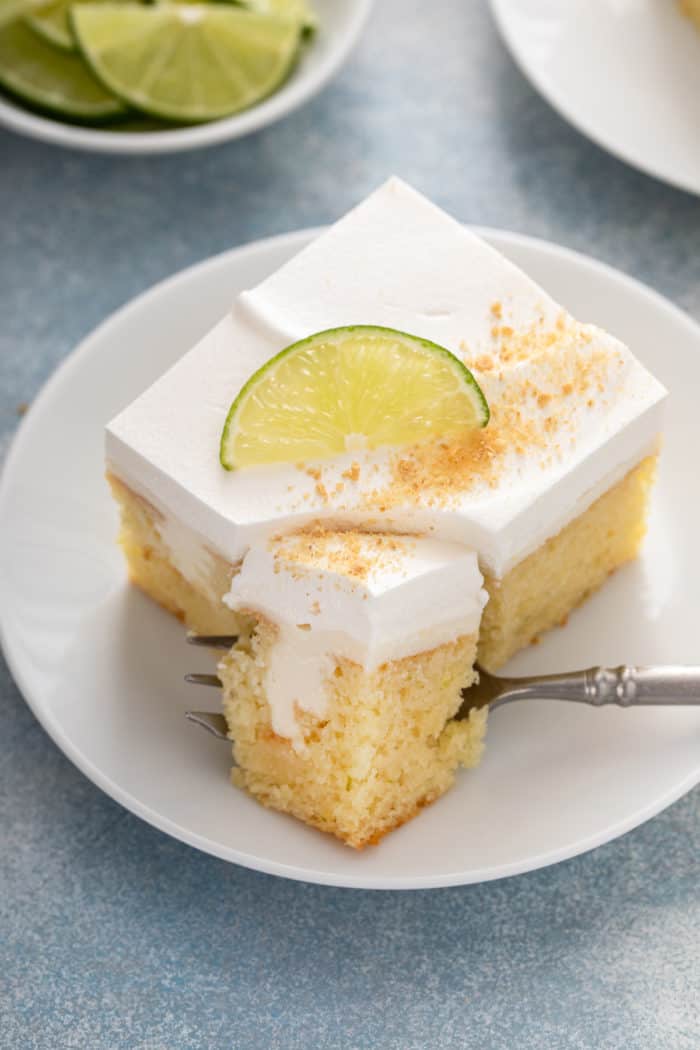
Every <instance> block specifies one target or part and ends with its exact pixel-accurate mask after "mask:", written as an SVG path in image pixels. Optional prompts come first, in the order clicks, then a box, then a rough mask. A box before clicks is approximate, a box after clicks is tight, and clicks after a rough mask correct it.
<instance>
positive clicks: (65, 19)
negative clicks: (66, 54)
mask: <svg viewBox="0 0 700 1050" xmlns="http://www.w3.org/2000/svg"><path fill="white" fill-rule="evenodd" d="M86 2H87V0H50V2H49V3H48V4H47V3H46V2H44V3H43V4H41V6H39V7H38V8H37V10H35V11H33V12H32V14H31V15H30V16H29V17H28V18H27V24H28V25H29V26H30V27H31V28H32V29H33V30H34V32H35V33H38V34H39V35H40V36H43V37H44V39H45V40H47V41H48V42H49V43H50V44H53V45H54V46H55V47H62V48H65V50H66V51H75V50H77V44H76V42H75V38H74V36H73V33H72V32H71V28H70V19H69V11H70V8H71V6H72V5H73V4H75V3H78V4H80V3H86ZM93 2H94V0H93ZM98 2H99V0H98Z"/></svg>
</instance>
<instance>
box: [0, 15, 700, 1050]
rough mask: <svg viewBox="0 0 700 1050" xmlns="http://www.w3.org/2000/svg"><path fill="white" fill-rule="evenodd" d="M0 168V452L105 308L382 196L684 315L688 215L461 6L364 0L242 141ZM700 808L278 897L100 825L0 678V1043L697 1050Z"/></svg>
mask: <svg viewBox="0 0 700 1050" xmlns="http://www.w3.org/2000/svg"><path fill="white" fill-rule="evenodd" d="M0 157H1V158H2V163H1V166H0V189H1V200H2V206H1V210H0V274H1V277H0V317H2V323H1V325H0V450H2V451H4V449H5V448H6V446H7V445H8V444H9V441H10V439H11V437H12V433H13V431H14V429H15V426H16V423H17V409H18V405H19V404H20V403H21V402H28V401H31V399H32V397H33V396H34V395H35V393H36V392H37V390H38V389H39V387H40V385H41V384H42V383H43V382H44V380H45V379H46V377H47V376H48V375H49V373H50V372H51V371H52V369H53V368H54V366H55V365H56V364H57V363H58V362H59V361H60V360H61V359H62V358H63V357H64V356H65V354H67V353H68V352H69V351H70V350H71V348H72V347H73V346H74V345H75V343H76V342H77V341H78V340H79V339H80V338H81V337H82V336H83V335H84V334H86V332H87V331H89V330H90V329H91V328H92V327H93V326H94V325H95V324H96V323H97V322H99V321H100V320H102V318H103V317H104V316H105V315H107V314H108V313H110V312H111V311H112V310H113V309H114V308H115V307H117V306H119V305H120V304H122V303H123V302H125V301H126V300H127V299H129V298H130V297H131V296H133V295H134V294H136V293H137V292H140V291H141V290H142V289H144V288H145V287H147V286H148V285H150V284H152V283H153V282H154V281H156V280H158V279H160V278H161V277H164V276H166V275H167V274H170V273H172V272H173V271H175V270H177V269H180V268H181V267H183V266H186V265H187V264H189V263H192V262H194V261H196V260H198V259H202V258H204V257H206V256H208V255H210V254H211V253H213V252H218V251H221V250H222V249H225V248H228V247H230V246H232V245H235V244H239V243H242V242H244V241H249V240H252V239H255V238H257V237H261V236H264V235H266V234H271V233H279V232H282V231H285V230H288V229H295V228H298V227H301V226H310V225H315V224H318V223H324V222H328V221H330V220H333V219H335V218H336V217H337V216H338V215H339V214H340V213H341V212H343V211H344V210H345V209H347V208H348V207H349V206H350V205H352V204H353V203H355V202H356V201H357V200H358V199H359V198H361V197H362V196H364V195H365V194H366V193H367V192H368V191H370V190H371V189H373V188H374V187H375V186H376V185H377V184H378V183H379V182H381V181H382V179H384V178H385V176H387V175H388V174H390V173H392V172H396V173H398V174H401V175H402V176H404V177H405V178H406V179H408V180H409V181H410V182H413V183H415V185H416V186H417V187H418V188H420V189H422V190H424V191H425V192H427V193H428V194H429V195H430V196H432V197H433V198H434V199H435V200H436V201H437V202H438V203H440V204H442V205H444V206H446V207H447V208H448V209H450V210H451V211H452V212H454V214H456V215H457V216H459V217H460V218H462V219H464V220H467V221H470V222H475V223H484V224H488V225H493V226H501V227H504V228H509V229H513V230H518V231H522V232H525V233H529V234H535V235H539V236H542V237H546V238H550V239H552V240H555V241H558V242H560V243H562V244H565V245H568V246H570V247H573V248H578V249H580V250H582V251H585V252H588V253H590V254H592V255H594V256H597V257H599V258H602V259H605V260H606V261H607V262H609V263H612V264H613V265H615V266H618V267H620V268H621V269H623V270H625V271H627V272H628V273H631V274H634V275H635V276H637V277H640V278H642V279H643V280H645V281H647V282H649V283H650V284H652V285H654V286H655V287H656V288H658V289H659V290H660V291H661V292H664V293H665V294H666V295H668V296H669V297H670V298H671V299H673V300H674V301H675V302H677V303H679V304H680V305H681V306H683V307H685V308H686V309H687V310H688V311H689V312H690V313H691V314H694V316H695V317H698V318H700V251H698V245H699V244H700V201H698V200H697V199H695V198H693V197H690V196H686V195H684V194H682V193H680V192H677V191H675V190H672V189H670V188H667V187H665V186H663V185H661V184H659V183H657V182H654V181H652V180H651V179H648V178H646V177H645V176H644V175H641V174H638V173H636V172H634V171H632V170H630V169H628V168H626V167H624V166H623V165H622V164H621V163H618V162H617V161H616V160H614V159H612V158H611V157H609V156H607V155H606V154H604V153H602V152H601V151H600V150H598V149H597V148H596V147H595V146H593V145H591V144H590V143H588V142H587V141H585V140H584V139H583V138H581V137H580V136H579V135H578V134H577V133H576V132H575V131H573V130H571V129H570V128H569V127H567V126H566V125H565V124H564V123H563V122H562V121H561V120H560V119H559V117H557V116H556V115H555V114H554V113H553V112H552V111H551V110H550V109H549V108H548V107H547V105H546V104H545V103H544V102H542V101H541V100H540V99H539V98H538V97H537V96H536V95H535V94H534V92H533V91H532V90H531V88H530V87H529V86H528V85H527V83H526V82H525V81H524V80H523V79H522V77H521V76H520V74H519V73H518V72H517V71H516V69H515V68H514V66H513V65H512V63H511V61H510V59H509V58H508V56H507V54H506V53H505V51H504V49H503V47H502V45H501V43H500V41H499V39H498V38H497V36H496V33H495V30H494V27H493V24H492V22H491V20H490V18H489V15H488V12H487V10H486V5H485V4H484V3H477V2H476V0H440V3H437V4H432V5H431V4H425V3H424V2H423V3H417V2H414V0H379V2H378V4H377V10H376V12H375V15H374V17H373V19H372V21H371V23H370V25H369V27H368V30H367V32H366V34H365V36H364V39H363V40H362V42H361V44H360V46H359V47H358V49H357V51H356V52H355V54H354V56H353V57H352V59H351V60H350V62H349V64H348V65H347V67H346V68H345V70H344V71H343V72H342V73H341V75H340V76H339V77H338V78H337V79H336V80H335V82H334V83H333V84H332V85H331V86H330V87H329V88H328V89H327V90H326V91H325V93H324V94H323V95H322V96H321V97H319V98H317V99H316V100H315V101H313V102H312V103H311V104H309V105H308V106H307V107H306V108H304V109H302V110H301V111H299V112H298V113H296V114H295V115H293V116H291V117H290V118H288V119H287V120H285V121H284V122H283V123H281V124H279V125H277V126H275V127H272V128H269V129H268V130H266V131H264V132H262V133H259V134H257V135H254V136H252V137H250V138H248V139H245V140H243V141H240V142H234V143H232V144H230V145H227V146H223V147H220V148H215V149H211V150H208V151H202V152H198V153H191V154H183V155H181V156H174V157H169V158H163V159H159V158H155V159H146V160H128V159H123V160H117V159H111V158H106V157H99V156H93V157H91V156H88V155H83V154H77V153H68V152H62V151H59V150H58V149H53V148H49V147H44V146H41V145H39V144H37V143H33V142H31V141H25V140H22V139H20V138H16V137H14V136H12V135H10V134H5V133H0ZM699 801H700V794H699V793H698V791H696V792H694V793H693V794H691V795H690V796H688V797H687V798H685V799H683V800H682V801H680V802H678V803H677V804H676V805H674V806H672V807H671V809H669V810H668V811H667V812H665V813H663V814H662V815H661V816H659V817H657V818H656V819H655V820H653V821H651V822H650V823H648V824H647V825H645V826H644V827H641V828H639V829H638V830H637V831H635V832H633V833H631V834H629V835H627V836H626V837H624V838H622V839H620V840H619V841H617V842H614V843H612V844H610V845H608V846H605V847H604V848H602V849H599V850H597V851H596V852H594V853H592V854H589V855H587V856H583V857H580V858H578V859H576V860H573V861H570V862H568V863H566V864H562V865H559V866H558V867H555V868H551V869H549V870H545V871H540V872H537V873H535V874H532V875H528V876H523V877H520V878H517V879H512V880H508V881H503V882H499V883H491V884H486V885H483V886H474V887H466V888H463V889H451V890H438V891H432V892H419V893H404V894H399V893H368V892H357V891H343V890H334V889H328V888H323V887H314V886H307V885H303V884H299V883H291V882H284V881H282V880H277V879H273V878H270V877H267V876H263V875H258V874H255V873H253V872H249V871H245V870H243V869H241V868H237V867H233V866H231V865H227V864H225V863H223V862H221V861H219V860H215V859H213V858H211V857H208V856H204V855H203V854H199V853H197V852H195V851H194V850H192V849H189V848H188V847H186V846H184V845H181V844H180V843H178V842H174V841H171V840H170V839H168V838H166V837H165V836H164V835H162V834H161V833H159V832H157V831H155V830H153V829H151V828H150V827H147V826H146V825H145V824H143V823H141V822H140V821H139V820H138V819H137V818H136V817H134V816H131V814H129V813H126V812H124V811H123V810H121V809H120V808H119V807H118V806H117V805H116V804H115V803H113V802H112V801H110V800H109V799H108V798H106V797H105V796H103V795H102V794H101V793H100V792H99V791H98V789H97V788H96V787H94V786H93V785H92V784H91V783H89V782H88V781H87V780H86V779H84V777H83V776H82V775H81V774H80V773H78V772H77V770H76V769H74V768H73V766H72V765H71V764H70V763H69V762H68V761H67V759H65V758H64V757H63V755H62V754H61V753H60V752H59V751H58V750H57V749H56V747H55V746H54V745H53V744H52V743H51V742H50V740H49V739H48V738H47V737H46V736H45V734H44V733H43V731H42V730H41V729H40V728H39V726H38V725H37V723H36V722H35V720H34V718H33V717H32V715H31V714H30V712H29V710H28V709H27V707H26V706H25V704H24V702H23V700H22V698H21V696H20V694H19V692H18V690H17V688H16V686H15V685H14V683H13V681H12V678H11V676H10V674H9V672H8V670H7V668H6V666H5V665H4V663H0V1046H1V1047H2V1048H3V1050H4V1048H8V1050H9V1048H18V1050H32V1048H42V1050H44V1048H46V1050H63V1048H69V1047H70V1048H73V1047H78V1048H86V1050H101V1048H108V1050H173V1048H193V1050H194V1048H196V1050H218V1048H227V1050H229V1048H232V1047H236V1048H237V1047H244V1048H257V1047H260V1048H266V1050H272V1048H285V1050H286V1048H290V1050H291V1048H299V1050H312V1048H316V1047H319V1048H333V1050H336V1048H343V1050H345V1048H347V1050H351V1048H352V1050H355V1048H357V1050H360V1048H368V1050H369V1048H387V1050H388V1048H396V1050H411V1048H424V1047H470V1048H471V1047H473V1048H475V1050H501V1048H502V1050H529V1048H538V1050H539V1048H545V1050H556V1048H560V1047H562V1048H569V1047H571V1048H576V1050H583V1048H586V1050H587V1048H591V1050H593V1048H595V1050H613V1048H614V1050H617V1048H620V1050H622V1048H624V1050H652V1048H653V1050H655V1048H663V1050H697V1048H698V1047H700V1018H699V1016H698V1009H699V1007H698V1003H699V1001H700V899H699V898H700V890H699V889H698V885H699V881H698V876H699V875H700V860H699V853H700V850H699V843H700V812H699V807H698V802H699Z"/></svg>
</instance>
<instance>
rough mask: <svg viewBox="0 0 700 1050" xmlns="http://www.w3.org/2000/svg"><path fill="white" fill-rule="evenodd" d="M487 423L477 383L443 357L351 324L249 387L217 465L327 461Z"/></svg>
mask: <svg viewBox="0 0 700 1050" xmlns="http://www.w3.org/2000/svg"><path fill="white" fill-rule="evenodd" d="M488 420H489V409H488V405H487V403H486V399H485V397H484V395H483V394H482V392H481V389H480V388H479V385H478V383H477V382H476V380H475V379H474V377H473V375H472V374H471V372H470V371H469V369H468V368H466V367H465V366H464V365H463V364H462V362H461V361H460V360H459V358H457V357H455V356H454V354H451V353H450V351H449V350H445V349H444V348H443V347H441V346H438V345H437V344H436V343H431V342H429V341H428V340H427V339H419V338H418V337H417V336H414V335H407V334H406V333H405V332H397V331H394V329H392V328H380V327H376V326H373V325H353V326H352V327H349V328H333V329H330V330H329V331H327V332H319V333H318V334H317V335H312V336H310V337H309V338H308V339H302V341H301V342H299V343H294V344H293V346H290V347H287V349H286V350H283V351H282V352H281V353H279V354H277V356H276V357H273V358H272V360H270V361H268V362H267V364H265V365H263V366H262V368H260V369H259V370H258V371H257V372H256V373H255V374H254V375H253V376H252V377H251V378H250V379H249V380H248V382H247V383H246V384H245V386H244V387H243V389H242V390H241V392H240V393H239V394H238V397H237V398H236V400H235V401H234V402H233V404H232V406H231V409H230V410H229V413H228V416H227V418H226V423H225V425H224V430H223V434H222V435H221V449H220V459H221V464H222V466H224V467H226V469H227V470H235V469H237V468H238V467H248V466H256V465H259V464H263V463H297V462H301V461H305V460H310V459H311V460H318V459H327V458H328V457H329V456H335V455H339V454H342V453H344V452H348V451H354V450H356V449H359V448H370V449H372V448H377V447H379V446H382V445H416V444H419V443H421V442H424V441H428V440H430V439H431V438H432V439H436V438H446V437H456V436H458V435H460V434H465V435H466V433H467V432H468V431H471V430H473V429H474V428H476V427H483V426H486V424H487V423H488Z"/></svg>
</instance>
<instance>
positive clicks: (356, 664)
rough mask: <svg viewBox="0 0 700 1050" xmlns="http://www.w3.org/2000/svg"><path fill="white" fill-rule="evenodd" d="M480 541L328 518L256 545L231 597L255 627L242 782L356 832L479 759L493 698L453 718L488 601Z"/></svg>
mask: <svg viewBox="0 0 700 1050" xmlns="http://www.w3.org/2000/svg"><path fill="white" fill-rule="evenodd" d="M481 582H482V579H481V574H480V572H479V570H478V567H477V562H476V557H475V555H474V554H472V553H469V552H468V551H465V550H464V549H463V548H461V547H459V546H457V545H456V544H450V543H443V542H439V541H436V540H431V539H425V538H419V537H408V536H392V535H382V534H365V533H361V532H355V531H351V532H343V533H337V532H327V531H325V529H324V528H323V527H320V526H319V527H316V528H315V529H313V530H311V531H309V532H303V533H298V534H294V535H291V536H287V537H284V538H282V539H279V540H275V541H268V542H267V543H262V544H261V545H258V546H254V547H252V548H251V550H250V551H249V552H248V553H247V555H246V557H245V558H244V560H243V564H242V566H241V570H240V572H239V573H238V574H237V575H236V576H235V577H234V579H233V582H232V586H231V590H230V592H229V594H228V595H227V596H226V599H225V601H226V604H227V605H229V606H230V607H232V608H234V609H236V610H237V611H239V612H241V613H243V614H245V615H246V616H249V617H251V618H252V620H253V621H254V624H255V627H254V629H253V630H252V632H251V634H250V635H248V636H246V637H244V638H242V639H241V640H240V641H239V643H238V645H237V646H235V647H234V649H233V650H232V651H231V653H230V654H229V655H228V656H227V657H226V658H225V659H224V661H223V662H222V664H221V665H220V667H219V673H220V676H221V678H222V680H223V683H224V709H225V713H226V717H227V720H228V723H229V727H230V730H231V736H232V738H233V740H234V756H235V759H236V762H237V767H238V768H237V769H236V770H235V771H234V781H235V783H237V784H240V785H242V786H244V787H246V788H247V789H248V790H249V791H250V792H251V793H252V794H253V795H255V797H256V798H258V799H260V801H262V802H263V803H265V804H266V805H269V806H272V807H274V808H275V809H280V810H283V811H284V812H287V813H292V814H293V815H294V816H296V817H300V818H301V819H302V820H305V821H306V822H307V823H309V824H313V825H314V826H315V827H318V828H321V829H322V830H323V831H329V832H332V833H333V834H334V835H337V836H338V837H339V838H341V839H343V841H345V842H347V843H348V844H349V845H351V846H355V847H361V846H364V845H366V844H367V843H370V842H376V841H377V840H378V839H379V838H381V837H382V836H383V835H384V834H385V833H386V832H387V831H390V830H391V829H392V828H395V827H397V826H398V825H399V824H403V823H404V822H405V821H406V820H408V819H409V818H410V817H412V816H413V815H414V814H415V813H416V812H418V810H419V809H421V808H422V807H423V806H425V805H427V804H428V803H429V802H432V801H434V800H435V799H436V798H437V797H438V796H439V795H441V794H443V793H444V792H445V791H446V790H447V788H448V787H450V785H451V784H452V782H453V779H454V773H455V769H456V768H457V766H458V765H459V764H461V765H464V766H472V765H476V763H477V762H478V760H479V757H480V755H481V749H482V739H483V734H484V731H485V726H486V711H485V710H484V711H478V712H477V711H475V712H472V713H471V715H470V717H469V718H468V719H464V720H461V721H455V720H454V715H455V714H456V712H457V710H458V708H459V706H460V704H461V702H462V697H461V690H462V689H463V688H464V687H465V686H468V685H469V684H471V682H472V681H473V679H474V671H473V664H474V658H475V654H476V645H477V638H478V627H479V620H480V617H481V610H482V607H483V604H484V602H485V601H486V594H485V592H484V591H483V589H482V587H481Z"/></svg>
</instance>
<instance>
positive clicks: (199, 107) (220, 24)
mask: <svg viewBox="0 0 700 1050" xmlns="http://www.w3.org/2000/svg"><path fill="white" fill-rule="evenodd" d="M70 17H71V25H72V28H73V32H74V34H75V37H76V39H77V41H78V46H79V48H80V50H81V52H82V53H83V55H84V56H85V57H86V59H87V61H88V62H89V64H90V66H91V67H92V69H93V70H94V72H95V74H96V75H97V76H98V77H99V78H100V80H101V81H102V82H103V83H104V85H105V87H107V88H109V89H110V90H111V91H113V92H114V93H115V94H116V95H118V96H119V97H120V98H123V99H124V100H125V101H126V102H129V103H130V104H131V105H132V106H134V107H136V108H137V109H140V110H142V111H143V112H144V113H149V114H150V115H151V116H154V117H165V118H166V119H170V120H178V121H183V122H195V121H204V120H214V119H216V118H217V117H224V116H229V115H230V114H232V113H237V112H238V111H239V110H241V109H245V108H246V107H247V106H252V105H253V104H254V103H255V102H259V101H260V99H262V98H264V97H265V96H266V95H269V94H270V92H272V91H274V90H275V88H276V87H278V86H279V85H280V83H281V82H282V81H283V80H284V78H285V77H286V76H287V74H288V72H289V71H290V69H291V67H292V64H293V62H294V59H295V57H296V55H297V52H298V49H299V40H300V36H301V27H300V25H299V23H298V22H295V21H293V20H289V19H285V18H278V17H276V16H274V15H261V14H257V13H256V12H253V11H246V10H244V9H243V8H238V7H233V6H229V5H228V4H173V3H158V4H156V5H154V6H152V7H142V6H139V5H137V4H118V3H99V4H96V3H85V4H79V5H76V6H75V7H73V8H72V9H71V14H70Z"/></svg>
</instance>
